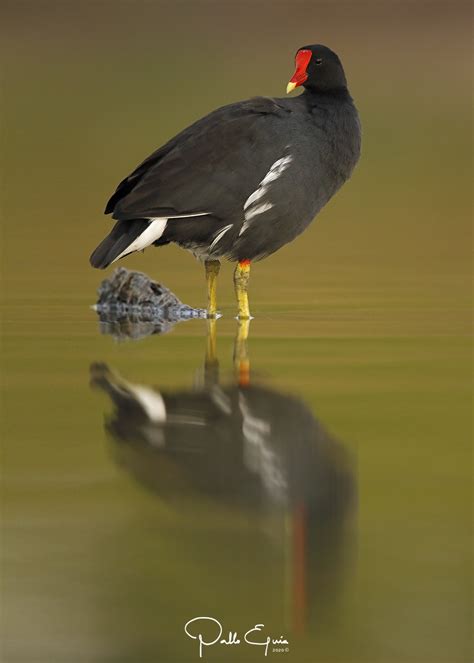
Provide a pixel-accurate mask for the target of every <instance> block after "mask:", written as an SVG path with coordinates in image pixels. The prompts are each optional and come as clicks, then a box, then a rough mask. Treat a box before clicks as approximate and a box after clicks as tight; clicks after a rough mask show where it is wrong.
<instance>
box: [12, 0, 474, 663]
mask: <svg viewBox="0 0 474 663" xmlns="http://www.w3.org/2000/svg"><path fill="white" fill-rule="evenodd" d="M5 9H6V11H5V12H4V20H3V21H2V22H3V26H4V27H3V29H4V31H5V34H4V37H3V47H2V48H3V49H4V50H5V55H6V57H5V58H4V62H5V66H4V73H3V91H4V102H5V103H4V110H3V132H2V139H1V142H2V154H3V156H2V168H3V193H2V208H3V221H2V296H3V299H2V321H3V322H2V329H3V338H2V376H3V377H2V394H3V395H2V401H3V407H2V409H3V416H2V426H1V432H2V448H3V471H2V479H3V494H2V498H3V499H2V523H3V530H2V545H1V551H2V555H3V562H2V572H1V579H2V599H1V607H2V611H1V613H2V614H1V622H2V648H3V650H2V661H5V663H17V662H20V661H21V662H22V663H39V662H41V663H43V662H44V663H46V662H47V663H76V662H81V663H82V662H84V663H86V662H87V663H92V662H94V663H99V662H100V663H102V662H111V663H112V662H113V663H119V662H120V663H122V662H123V663H125V662H127V663H152V662H153V663H154V662H155V661H156V662H160V663H188V662H191V661H196V660H199V650H198V642H197V641H196V640H192V639H191V638H190V637H188V636H186V634H185V632H184V625H185V623H186V622H187V621H188V620H190V619H192V618H194V617H197V616H212V617H214V618H215V619H217V620H219V622H220V623H221V624H222V626H223V637H224V636H226V637H227V636H228V632H229V631H237V632H238V633H239V637H240V639H241V640H243V634H244V633H245V631H247V630H248V629H250V628H252V627H253V626H254V625H255V624H264V625H265V628H264V630H263V631H262V633H264V634H265V635H264V636H262V635H260V640H264V639H265V638H266V636H267V634H268V635H269V636H270V637H273V638H275V639H276V638H284V639H286V640H287V641H288V645H283V646H282V648H285V647H287V648H288V649H289V651H287V652H286V651H284V652H281V653H278V652H273V651H272V647H271V648H270V650H269V652H268V659H273V660H285V661H291V662H294V663H300V662H302V663H314V662H318V661H320V662H322V663H324V662H326V661H341V662H342V661H344V662H345V663H375V662H377V663H379V662H381V663H405V662H408V661H410V662H412V661H413V662H416V663H428V662H430V663H431V662H434V661H439V662H442V663H458V662H461V661H462V662H464V661H469V660H471V653H470V651H471V642H470V606H471V586H470V563H469V562H470V552H471V549H470V534H471V502H470V465H471V464H470V460H471V428H470V404H471V391H470V356H471V355H470V316H469V310H470V303H471V290H470V280H471V263H470V239H471V236H470V211H471V209H470V204H471V201H470V197H469V196H468V190H469V186H470V180H471V177H472V167H471V160H470V147H469V141H470V137H471V134H470V114H469V111H470V108H469V103H470V98H469V96H468V94H467V90H468V89H469V81H470V75H471V72H470V68H469V67H470V65H469V62H468V58H469V47H468V33H467V28H468V24H469V13H468V10H467V5H466V6H463V5H461V4H459V5H457V8H456V11H454V9H453V5H451V4H449V5H448V4H446V5H443V4H441V3H427V4H426V5H423V11H422V10H421V9H420V8H418V9H417V8H416V7H414V6H413V4H412V3H405V4H400V3H394V4H391V3H377V4H367V5H364V6H363V7H358V8H357V10H356V9H355V8H354V6H353V5H351V4H343V3H341V4H340V5H338V6H337V7H336V6H335V7H331V5H328V4H324V5H317V4H315V3H311V4H304V3H291V4H289V3H288V4H285V3H271V4H265V3H256V4H252V5H250V4H245V3H243V4H239V5H237V4H228V3H225V4H222V5H217V4H202V3H195V4H193V5H190V4H185V3H178V4H177V5H171V4H160V3H155V4H154V5H152V4H148V3H126V2H124V3H111V2H109V3H107V2H106V3H82V4H81V5H80V6H79V5H72V4H68V3H65V4H62V5H58V4H54V3H50V4H43V3H30V4H27V3H13V4H10V5H8V4H7V5H6V6H5ZM268 26H271V29H269V27H268ZM158 37H159V38H158ZM314 41H321V42H323V43H327V44H328V45H331V46H333V47H334V48H335V49H336V50H338V51H339V52H340V54H341V57H342V58H343V61H344V63H345V66H346V70H347V73H348V77H349V80H350V81H351V88H352V91H353V94H354V96H355V98H356V100H357V103H358V106H359V109H360V112H361V116H362V120H363V125H364V153H363V159H362V161H361V163H360V166H359V167H358V169H357V172H356V173H355V175H354V177H353V179H352V180H351V182H350V183H349V184H348V185H346V187H345V188H344V189H343V190H342V191H341V192H340V194H338V196H337V198H336V199H335V200H334V201H332V202H331V204H330V205H329V206H328V207H327V209H326V210H325V211H324V212H323V213H322V214H321V215H320V218H319V219H318V221H317V223H315V224H314V225H313V226H312V227H311V228H310V229H309V230H308V231H307V232H306V233H305V235H304V236H302V237H301V238H299V239H298V240H297V241H296V242H294V243H293V244H292V245H290V246H288V247H286V248H285V249H283V250H281V251H280V252H279V253H278V254H276V255H275V256H273V257H272V258H270V259H268V260H267V261H264V262H262V263H260V264H258V265H255V266H254V268H253V270H252V276H251V304H252V312H253V314H254V316H255V320H253V321H252V323H251V328H250V337H249V341H248V353H249V359H250V386H249V387H245V386H244V387H242V386H241V387H240V392H239V387H238V386H237V385H236V382H235V380H236V378H235V376H234V369H233V360H232V354H233V344H234V337H235V333H236V322H235V320H234V319H233V316H234V315H235V305H234V302H233V294H232V288H231V267H230V266H228V265H227V266H224V268H223V270H222V272H221V276H220V284H219V297H220V307H221V310H222V312H223V314H224V317H223V318H222V319H221V320H219V321H218V323H217V354H218V358H219V362H220V385H221V389H222V391H221V392H220V393H221V395H222V393H223V394H224V396H226V395H227V396H228V397H229V398H230V399H231V400H232V398H234V396H235V395H236V394H239V393H240V396H238V395H237V396H235V398H237V399H238V398H240V397H241V395H242V394H243V396H244V398H245V399H247V400H246V403H247V406H248V407H247V406H246V407H247V410H245V411H246V412H247V415H248V416H247V419H245V421H244V419H243V418H242V412H243V411H244V410H243V409H242V405H240V406H239V407H240V415H239V416H240V419H237V423H236V422H235V418H234V417H233V415H232V414H229V416H228V417H227V418H226V416H224V414H222V413H221V415H219V417H217V418H216V419H212V421H211V422H210V423H209V420H207V423H206V425H205V426H203V425H202V422H201V424H199V425H197V426H196V427H195V428H194V429H193V428H192V426H191V427H190V428H189V431H190V432H189V440H186V435H184V437H183V436H182V435H181V433H180V437H179V443H180V444H188V443H189V445H190V446H192V445H193V444H194V445H195V447H196V448H195V449H194V452H193V453H195V454H197V455H196V461H195V462H194V461H192V460H191V461H189V459H188V460H187V461H186V462H185V461H183V455H180V454H177V453H175V454H173V448H171V449H168V448H167V449H165V450H163V448H161V447H160V445H159V443H157V444H156V446H155V448H153V445H147V444H145V443H144V442H143V439H142V442H141V443H140V444H136V443H135V444H134V443H133V440H135V441H136V437H137V435H138V433H137V429H136V426H135V423H134V419H133V417H132V416H131V415H130V417H128V418H127V416H128V415H124V417H125V418H124V420H122V424H123V425H124V426H125V427H126V432H125V433H123V435H124V437H123V438H122V440H121V441H120V440H119V439H118V438H117V437H114V436H113V435H112V434H111V433H110V431H109V432H107V431H106V430H105V428H106V427H107V426H108V425H109V426H110V422H111V420H113V418H114V416H117V413H116V414H115V415H114V414H113V412H114V407H113V405H112V403H111V401H110V398H109V397H108V396H107V395H106V394H105V393H103V392H102V391H101V390H100V389H97V388H94V389H93V388H91V384H90V382H91V374H90V369H91V365H92V364H94V362H101V363H104V364H106V365H107V366H108V367H109V368H110V369H111V370H113V371H115V372H117V373H118V374H120V375H121V376H122V378H123V379H125V380H126V381H128V383H130V384H134V385H136V384H140V385H145V386H150V387H151V386H155V387H156V389H157V390H159V391H160V392H161V393H162V394H164V395H165V398H168V397H170V394H171V395H172V394H175V400H176V401H177V400H178V397H179V399H181V400H180V402H183V403H185V406H183V407H184V409H185V410H186V411H187V412H188V413H189V407H188V405H187V403H188V402H193V403H194V401H193V400H192V399H193V398H195V394H196V393H203V391H202V390H203V387H202V382H203V380H204V375H203V363H204V357H205V351H206V322H205V321H203V320H195V321H190V322H186V323H182V324H180V325H178V326H176V327H175V328H174V329H173V330H172V331H171V332H170V333H168V334H166V335H161V336H160V335H155V336H150V337H148V338H145V339H143V340H141V341H137V342H133V341H128V342H124V343H117V342H116V341H114V340H113V339H112V338H111V337H110V336H107V335H104V334H101V333H100V330H99V325H98V321H97V316H96V314H95V313H94V311H92V310H91V309H90V305H91V304H93V303H94V301H95V291H96V288H97V286H98V284H99V282H100V280H101V278H102V277H103V274H102V273H98V272H95V271H93V270H92V269H90V268H89V266H88V255H89V253H90V251H91V250H92V248H93V247H94V246H95V245H96V244H97V242H98V241H99V240H100V239H101V237H102V236H103V235H104V234H105V232H106V231H107V229H108V227H109V225H108V224H109V222H108V220H106V219H105V218H104V217H102V216H101V209H102V207H103V204H104V202H105V200H106V198H107V195H108V194H109V193H110V192H111V190H112V189H113V188H114V186H115V184H116V183H117V181H118V180H119V179H120V178H121V177H123V176H124V175H125V174H126V173H127V172H128V170H129V169H130V168H131V167H133V166H134V165H135V164H136V163H137V162H139V161H140V160H141V159H142V158H143V157H144V156H145V155H146V154H147V153H148V152H149V151H151V149H152V148H154V147H156V146H157V145H159V144H160V143H162V142H164V141H165V140H166V139H167V138H168V137H170V136H171V135H173V134H174V133H176V132H177V131H178V130H179V129H180V128H182V126H183V125H185V124H186V123H189V122H191V121H192V120H194V119H195V118H197V117H199V116H200V115H202V114H204V113H206V112H208V111H209V110H211V109H212V108H213V107H215V106H216V105H218V104H223V103H226V102H229V101H232V100H235V99H239V98H244V97H246V96H250V95H254V94H275V95H278V94H280V93H281V92H282V91H283V89H284V87H285V85H286V82H287V79H288V78H289V75H290V74H291V58H292V55H293V52H294V50H295V49H296V47H298V46H300V45H302V44H306V43H311V42H314ZM453 63H455V65H454V64H453ZM124 266H127V267H128V268H130V269H139V270H142V271H145V272H147V273H148V274H149V275H150V276H152V277H153V278H156V279H157V280H159V281H161V282H163V283H164V284H165V285H167V286H168V287H170V288H171V289H172V290H173V291H174V292H175V293H176V294H177V295H178V296H179V297H180V298H181V299H182V301H184V302H186V303H188V304H192V305H194V306H202V305H204V303H205V301H204V294H205V293H204V283H203V280H202V276H203V275H202V274H201V271H200V267H199V265H198V264H197V263H195V261H194V260H193V258H192V257H191V256H190V255H188V254H186V253H185V252H183V251H180V250H179V249H177V248H173V247H167V248H164V249H160V250H147V251H146V253H145V254H144V255H142V254H140V255H137V256H133V257H131V258H130V259H128V260H127V261H126V262H125V263H124ZM199 385H201V386H199ZM196 390H197V391H196ZM199 390H201V391H199ZM252 390H255V391H252ZM258 390H260V391H258ZM257 392H258V393H257ZM206 393H207V392H206ZM186 399H188V400H186ZM252 399H255V400H252ZM236 402H237V401H236ZM238 402H239V403H241V400H240V401H238ZM186 408H187V409H186ZM224 409H225V408H224ZM231 409H232V408H231ZM197 411H198V408H197V406H196V405H195V404H194V405H193V406H192V407H191V412H192V413H193V416H196V412H197ZM249 412H250V414H248V413H249ZM127 426H128V428H127ZM206 426H207V428H206ZM249 426H250V429H249ZM244 429H245V430H244ZM150 430H151V431H152V433H153V434H155V433H156V430H155V428H153V426H152V427H151V429H150ZM150 430H148V433H147V434H149V432H150ZM180 430H181V429H180ZM127 431H128V432H127ZM249 431H250V432H249ZM252 431H253V433H252ZM252 434H253V436H254V437H253V438H252ZM259 435H260V437H259ZM262 435H263V437H264V438H265V440H266V442H265V444H267V443H268V444H270V445H272V444H274V445H275V446H274V447H273V448H274V449H275V448H278V449H280V450H281V449H284V450H285V453H284V455H283V457H285V458H286V459H287V461H288V462H287V464H286V465H285V463H283V464H282V467H283V470H284V471H286V470H287V471H288V477H289V487H290V489H291V492H292V495H293V497H292V499H290V500H288V501H287V502H285V500H283V502H281V501H280V502H278V500H277V499H276V498H275V494H274V493H272V494H270V493H271V491H270V492H268V491H267V492H265V490H263V489H262V488H261V486H260V488H259V490H257V491H256V492H255V482H254V483H253V484H252V490H249V491H246V490H244V486H245V484H243V483H242V482H240V478H239V476H240V475H239V472H240V471H241V468H242V444H246V443H248V441H249V439H254V440H255V439H257V440H261V439H262V438H261V436H262ZM127 436H128V437H127ZM255 436H256V437H255ZM265 436H266V437H265ZM142 437H143V436H142ZM145 437H146V436H145ZM171 438H172V435H171V433H170V439H171ZM150 439H151V438H150ZM183 440H184V441H183ZM245 440H246V441H247V442H245ZM221 444H222V447H223V448H224V449H225V448H227V447H225V446H224V445H228V449H229V454H228V456H227V453H223V452H222V451H221V447H220V446H219V445H221ZM262 444H263V443H262ZM239 445H240V446H239ZM308 454H309V456H308ZM308 458H310V459H311V460H310V461H309V460H307V459H308ZM262 463H263V461H262ZM290 466H291V467H290ZM262 467H265V464H264V463H263V464H262ZM254 478H255V473H254ZM257 484H258V481H257ZM308 486H309V488H308ZM259 491H260V492H259ZM207 628H208V629H210V625H209V624H207ZM208 637H209V639H212V633H211V631H210V630H208ZM264 658H265V656H264V648H263V647H261V646H260V647H259V646H252V645H248V644H245V643H241V644H240V645H217V644H216V645H215V646H210V647H207V648H205V651H204V653H203V660H210V661H219V662H226V661H245V662H246V663H247V662H251V663H253V662H254V661H259V660H262V659H264Z"/></svg>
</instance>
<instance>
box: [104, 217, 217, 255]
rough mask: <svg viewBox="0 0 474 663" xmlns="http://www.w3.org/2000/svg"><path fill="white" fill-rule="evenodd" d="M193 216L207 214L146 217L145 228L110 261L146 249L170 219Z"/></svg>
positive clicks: (163, 230)
mask: <svg viewBox="0 0 474 663" xmlns="http://www.w3.org/2000/svg"><path fill="white" fill-rule="evenodd" d="M194 216H207V212H198V213H197V214H181V215H179V216H178V215H177V216H169V217H166V216H156V217H151V218H150V219H148V221H149V223H148V226H147V227H146V228H145V230H144V231H143V232H142V234H141V235H139V236H138V237H137V238H136V239H134V240H133V242H132V243H131V244H129V245H128V246H127V248H126V249H124V250H123V251H122V253H120V255H118V256H117V257H116V258H115V259H114V260H112V262H115V261H116V260H119V259H120V258H123V257H124V256H126V255H128V254H129V253H133V251H143V249H146V247H147V246H150V245H151V244H153V242H156V240H158V239H160V237H161V236H162V234H163V233H164V232H165V228H166V224H167V223H168V221H169V220H170V219H188V218H190V217H194Z"/></svg>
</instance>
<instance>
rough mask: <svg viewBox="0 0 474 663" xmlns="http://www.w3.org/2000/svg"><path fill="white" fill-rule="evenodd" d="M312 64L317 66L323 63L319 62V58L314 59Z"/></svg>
mask: <svg viewBox="0 0 474 663" xmlns="http://www.w3.org/2000/svg"><path fill="white" fill-rule="evenodd" d="M314 62H315V64H317V65H320V64H323V61H322V60H321V58H316V60H315V61H314Z"/></svg>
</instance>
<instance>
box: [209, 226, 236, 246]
mask: <svg viewBox="0 0 474 663" xmlns="http://www.w3.org/2000/svg"><path fill="white" fill-rule="evenodd" d="M231 228H232V224H231V223H230V224H229V225H228V226H225V228H222V230H221V231H220V232H219V233H218V234H217V235H216V237H215V239H214V240H213V242H212V244H211V245H210V247H209V249H208V251H209V253H210V252H211V251H212V249H213V248H214V247H215V245H216V244H217V242H218V241H219V240H220V239H222V238H223V237H224V235H225V234H226V232H227V231H228V230H230V229H231Z"/></svg>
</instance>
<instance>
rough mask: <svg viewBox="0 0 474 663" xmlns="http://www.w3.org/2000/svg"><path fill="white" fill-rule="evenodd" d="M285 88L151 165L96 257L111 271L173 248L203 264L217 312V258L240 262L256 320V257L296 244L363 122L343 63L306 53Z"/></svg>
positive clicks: (211, 121) (169, 149)
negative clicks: (299, 90)
mask: <svg viewBox="0 0 474 663" xmlns="http://www.w3.org/2000/svg"><path fill="white" fill-rule="evenodd" d="M295 61H296V71H295V73H294V75H293V77H292V78H291V80H290V82H289V83H288V87H287V93H288V92H291V91H292V90H294V89H295V88H296V87H298V86H300V85H302V86H303V87H304V88H305V91H304V93H303V94H301V95H299V96H298V97H295V98H281V99H280V98H278V99H272V98H268V97H255V98H253V99H249V100H247V101H241V102H238V103H234V104H230V105H228V106H223V107H222V108H219V109H217V110H215V111H214V112H212V113H210V114H209V115H207V116H206V117H204V118H202V119H201V120H198V121H197V122H195V123H194V124H192V125H191V126H190V127H188V128H187V129H185V130H184V131H182V132H181V133H179V134H178V135H177V136H175V137H174V138H172V139H171V140H170V141H169V142H168V143H166V145H164V146H163V147H161V148H159V149H158V150H156V151H155V152H153V154H151V155H150V156H149V157H148V158H147V159H145V161H143V162H142V163H141V164H140V165H139V166H138V167H137V168H136V169H135V170H134V171H133V172H132V173H131V174H130V175H129V176H128V177H126V178H125V179H124V180H123V181H122V182H121V183H120V184H119V185H118V187H117V190H116V191H115V193H114V194H113V196H112V197H111V198H110V200H109V202H108V203H107V206H106V209H105V213H106V214H110V213H112V217H113V218H114V219H116V220H117V223H116V224H115V226H114V228H113V229H112V232H111V233H110V234H109V235H108V236H107V237H106V238H105V239H104V240H103V241H102V242H101V243H100V244H99V246H98V247H97V248H96V249H95V251H94V252H93V254H92V255H91V258H90V261H91V264H92V266H93V267H98V268H102V269H103V268H105V267H107V266H108V265H110V263H112V262H114V261H115V260H118V259H119V258H122V257H124V256H126V255H128V254H129V253H132V252H133V251H139V250H143V249H144V248H145V247H147V246H150V245H151V244H154V245H155V246H161V245H163V244H169V243H170V242H174V243H176V244H178V245H179V246H182V247H183V248H185V249H188V250H190V251H191V252H192V253H193V254H194V255H195V256H196V257H197V258H198V259H200V260H201V261H203V262H204V264H205V268H206V278H207V286H208V314H209V316H210V317H214V316H215V315H216V278H217V274H218V272H219V267H220V260H221V259H222V258H227V259H228V260H231V261H236V262H237V266H236V270H235V274H234V284H235V291H236V295H237V301H238V312H239V317H240V318H244V319H245V318H249V317H250V311H249V306H248V297H247V287H248V280H249V272H250V262H251V261H252V260H260V259H261V258H265V257H266V256H268V255H270V254H271V253H273V252H274V251H277V250H278V249H279V248H280V247H282V246H283V245H284V244H287V243H288V242H291V241H292V240H293V239H294V238H295V237H296V236H297V235H299V234H300V233H301V232H302V231H303V230H304V229H305V228H306V227H307V226H308V225H309V224H310V223H311V221H312V219H313V218H314V217H315V216H316V214H317V213H318V212H319V211H320V210H321V209H322V207H323V206H324V205H325V204H326V203H327V202H328V200H329V199H330V198H331V197H332V196H333V195H334V194H335V193H336V191H337V190H338V189H339V188H340V187H341V186H342V184H343V183H344V182H345V181H346V180H347V179H348V178H349V177H350V175H351V173H352V170H353V169H354V166H355V165H356V163H357V161H358V159H359V155H360V139H361V136H360V123H359V118H358V114H357V110H356V108H355V105H354V103H353V100H352V98H351V96H350V94H349V91H348V89H347V81H346V77H345V74H344V70H343V67H342V64H341V61H340V60H339V57H338V56H337V55H336V54H335V53H334V52H333V51H331V50H330V49H329V48H327V47H326V46H322V45H319V44H318V45H313V46H304V47H303V48H300V49H299V50H298V52H297V53H296V57H295Z"/></svg>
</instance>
